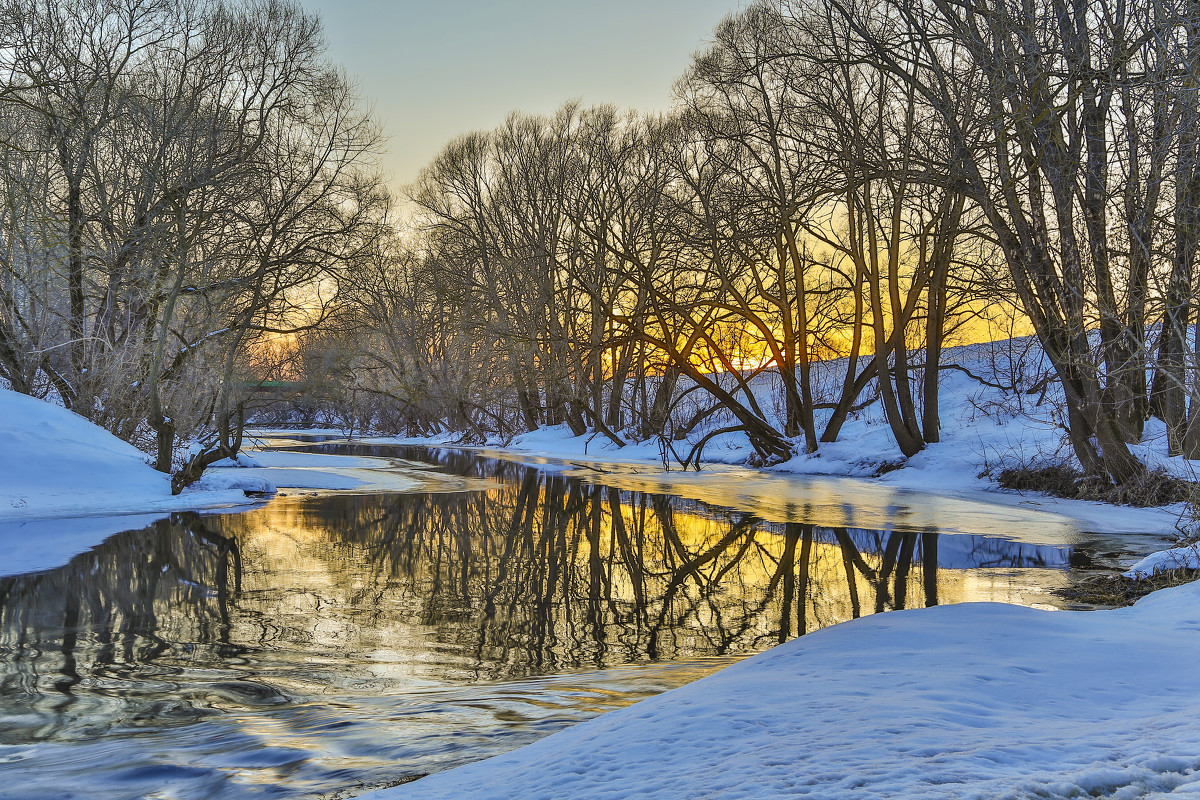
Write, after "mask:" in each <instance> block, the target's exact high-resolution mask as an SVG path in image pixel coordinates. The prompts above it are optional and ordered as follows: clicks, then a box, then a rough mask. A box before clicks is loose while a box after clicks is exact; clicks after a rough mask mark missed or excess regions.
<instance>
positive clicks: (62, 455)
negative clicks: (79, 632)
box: [0, 389, 252, 575]
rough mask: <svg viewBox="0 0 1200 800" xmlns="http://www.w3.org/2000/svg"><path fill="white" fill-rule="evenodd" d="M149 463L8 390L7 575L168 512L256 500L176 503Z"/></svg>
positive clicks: (198, 498)
mask: <svg viewBox="0 0 1200 800" xmlns="http://www.w3.org/2000/svg"><path fill="white" fill-rule="evenodd" d="M145 458H146V457H145V454H144V453H142V452H141V451H140V450H138V449H137V448H135V447H133V446H132V445H130V444H128V443H126V442H123V441H121V440H120V439H118V438H117V437H115V436H113V435H112V434H110V433H109V432H108V431H106V430H104V429H102V428H100V427H97V426H96V425H93V424H92V423H90V422H88V421H87V420H86V419H84V418H83V417H81V416H79V415H78V414H74V413H72V412H70V411H67V410H66V409H63V408H60V407H59V406H55V405H52V404H50V403H47V402H44V401H41V400H36V399H34V398H32V397H27V396H25V395H22V394H18V393H16V392H12V391H9V390H7V389H0V553H2V555H0V574H10V575H11V574H16V573H20V572H27V571H30V570H34V569H42V568H46V567H50V566H54V565H56V564H59V563H61V562H62V561H63V560H64V559H66V558H69V557H70V556H71V555H74V554H75V553H77V552H81V551H83V550H86V549H87V548H88V547H91V546H92V545H94V544H95V543H96V542H99V541H102V540H103V539H104V537H105V536H106V535H107V534H109V533H115V532H117V531H122V530H131V529H133V528H138V527H142V526H144V525H146V524H149V522H150V521H152V520H153V519H155V518H156V517H161V516H163V514H164V513H165V512H170V511H178V510H182V509H195V508H216V507H224V506H233V505H241V504H246V503H249V502H252V501H251V500H249V499H248V498H247V497H246V494H245V492H243V491H241V490H232V489H226V490H219V491H187V492H184V493H183V494H181V495H179V496H174V497H173V496H172V495H171V479H170V477H169V476H167V475H164V474H163V473H161V472H158V471H157V470H155V469H153V468H152V467H150V466H149V465H147V463H146V460H145ZM148 512H154V513H151V514H149V515H147V513H148ZM114 515H122V516H116V517H115V518H114ZM124 515H138V516H135V517H130V516H124ZM63 517H87V519H86V520H72V521H71V522H70V523H66V522H63V521H62V519H61V518H63ZM47 518H49V519H47Z"/></svg>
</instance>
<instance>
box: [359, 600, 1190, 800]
mask: <svg viewBox="0 0 1200 800" xmlns="http://www.w3.org/2000/svg"><path fill="white" fill-rule="evenodd" d="M1197 609H1200V584H1191V585H1188V586H1183V587H1179V588H1176V589H1168V590H1164V591H1161V592H1157V593H1155V594H1153V595H1151V596H1149V597H1147V598H1145V599H1143V600H1142V601H1141V602H1139V603H1138V604H1137V605H1135V606H1133V607H1131V608H1125V609H1119V610H1114V611H1097V612H1044V611H1035V610H1031V609H1027V608H1019V607H1015V606H1008V605H1000V604H994V603H970V604H963V605H956V606H944V607H935V608H930V609H921V610H917V611H899V612H894V613H889V614H883V615H876V616H872V617H868V618H864V619H859V620H855V621H853V622H848V623H844V624H841V625H836V626H834V627H832V628H826V629H822V630H819V631H817V632H815V633H812V634H809V635H807V636H804V637H802V638H800V639H796V640H793V641H791V642H788V643H786V644H783V645H780V646H778V647H776V648H773V649H772V650H770V651H768V652H766V653H762V654H760V655H757V656H754V657H752V658H749V659H747V660H745V661H743V662H740V663H738V664H736V665H734V666H731V667H729V668H727V669H725V670H723V671H721V672H719V673H717V674H716V675H713V676H711V677H708V678H704V679H702V680H700V681H697V682H695V683H692V684H689V685H687V686H684V687H682V688H680V689H676V690H673V691H670V692H667V693H665V694H662V695H658V696H656V697H653V698H650V699H648V700H645V701H642V702H640V703H637V704H636V705H633V706H631V707H629V708H625V709H620V710H617V711H612V712H610V713H608V714H605V715H604V716H602V717H599V718H597V719H594V720H590V721H588V722H584V723H581V724H579V725H576V726H574V727H572V728H569V729H567V730H565V731H562V732H560V733H557V734H554V735H552V736H550V737H547V738H546V739H543V740H541V741H539V742H536V743H535V744H532V745H529V746H528V747H524V748H522V749H520V750H516V751H513V752H511V753H508V754H505V755H502V756H497V757H495V758H492V759H489V760H486V761H482V762H477V763H475V764H470V765H468V766H465V767H460V768H458V769H455V770H450V771H448V772H443V773H438V774H435V775H431V776H429V777H427V778H423V779H421V780H419V781H416V782H415V783H411V784H405V785H402V786H398V787H395V788H393V789H388V790H384V791H380V792H374V793H370V794H367V795H363V797H365V798H370V800H434V799H435V798H458V797H471V798H476V800H487V799H492V800H501V799H502V798H521V800H530V799H532V798H545V799H546V800H549V799H550V798H564V797H570V798H573V799H574V800H588V799H589V798H617V797H638V798H662V799H663V800H667V799H668V798H670V799H671V800H673V799H674V798H680V797H712V798H722V800H742V799H743V798H745V799H746V800H750V799H751V798H754V799H758V798H761V799H762V800H767V799H768V798H779V797H820V798H831V797H856V798H858V797H881V798H882V797H893V798H918V797H921V798H924V797H937V798H950V797H953V798H1009V797H1011V798H1017V797H1045V798H1059V797H1064V798H1065V797H1088V796H1091V797H1099V796H1103V797H1110V798H1134V797H1162V796H1167V795H1168V794H1170V796H1171V797H1176V796H1188V797H1194V796H1196V794H1197V793H1200V755H1198V753H1200V727H1198V726H1196V724H1195V719H1196V717H1197V714H1200V693H1197V692H1196V691H1195V665H1196V663H1197V661H1198V659H1200V612H1198V611H1197Z"/></svg>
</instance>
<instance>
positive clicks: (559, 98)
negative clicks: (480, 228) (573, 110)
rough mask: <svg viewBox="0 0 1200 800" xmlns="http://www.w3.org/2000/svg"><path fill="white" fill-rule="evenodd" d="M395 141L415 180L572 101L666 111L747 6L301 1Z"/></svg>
mask: <svg viewBox="0 0 1200 800" xmlns="http://www.w3.org/2000/svg"><path fill="white" fill-rule="evenodd" d="M300 2H301V3H302V4H303V5H304V6H305V7H306V8H309V9H312V10H314V11H316V12H318V13H320V15H321V17H322V19H323V20H324V21H325V33H326V37H327V39H328V40H329V52H330V56H331V57H332V58H333V59H334V60H335V61H337V62H339V63H341V64H342V65H343V66H345V68H346V70H347V71H348V72H349V73H350V75H351V77H353V78H355V79H357V80H358V81H359V83H360V86H361V92H362V94H363V96H364V97H365V98H366V100H367V101H368V102H369V103H371V104H372V105H373V107H374V110H375V113H376V116H377V117H378V118H379V119H380V121H381V122H382V123H383V126H384V129H385V131H386V133H387V135H388V137H389V152H388V154H387V156H386V157H385V161H384V166H385V168H387V169H388V171H389V172H390V173H391V174H392V181H393V183H394V184H395V185H397V186H401V185H403V184H405V183H408V182H409V181H411V180H413V179H414V178H415V177H416V176H417V173H418V171H420V169H421V167H423V166H424V165H425V164H426V163H427V162H429V161H430V160H431V159H432V158H433V156H434V155H436V154H437V152H438V151H439V150H440V149H441V148H442V146H443V145H444V144H445V143H446V142H448V141H449V140H450V139H452V138H454V137H455V136H457V135H458V134H460V133H465V132H467V131H472V130H485V129H490V128H493V127H495V126H496V125H498V124H500V123H501V122H502V121H503V120H504V117H505V115H506V114H508V112H509V111H512V110H514V109H517V110H522V111H528V112H534V113H548V112H551V111H553V110H554V109H556V108H557V107H558V106H560V105H561V104H562V103H563V102H564V101H566V100H569V99H571V98H579V99H581V100H582V101H583V103H584V104H586V105H595V104H600V103H614V104H616V105H619V106H621V107H625V108H638V109H646V110H660V109H664V108H666V107H667V106H668V105H669V104H670V101H671V85H672V83H673V82H674V81H675V79H676V78H677V77H679V75H680V74H681V73H682V72H683V71H684V69H685V68H686V67H687V65H688V63H689V61H690V60H691V55H692V53H694V52H695V51H696V50H698V49H700V48H701V47H703V46H704V44H705V42H707V40H708V37H709V34H710V33H711V31H712V29H713V27H714V26H715V25H716V24H717V23H718V22H719V21H720V20H721V19H722V18H723V17H724V16H725V15H726V14H728V13H729V12H731V11H734V10H735V9H736V8H738V7H739V0H611V1H610V2H584V1H582V0H576V1H574V2H573V1H572V0H559V2H554V0H512V2H486V0H458V2H453V0H450V1H449V2H415V1H414V0H398V1H397V2H377V1H374V2H373V1H372V0H300Z"/></svg>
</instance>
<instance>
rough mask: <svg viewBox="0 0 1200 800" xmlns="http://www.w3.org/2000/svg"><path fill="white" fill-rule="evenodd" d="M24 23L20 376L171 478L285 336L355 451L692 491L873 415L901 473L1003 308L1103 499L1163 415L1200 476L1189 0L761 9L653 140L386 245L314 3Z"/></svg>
mask: <svg viewBox="0 0 1200 800" xmlns="http://www.w3.org/2000/svg"><path fill="white" fill-rule="evenodd" d="M29 5H30V4H29V2H28V0H24V1H23V2H14V0H9V8H10V9H17V8H19V9H21V10H22V13H21V14H20V15H15V14H13V13H11V12H10V13H9V14H8V15H6V16H12V17H14V19H15V20H16V21H15V22H13V23H8V26H7V27H5V28H3V29H2V30H3V34H2V35H3V36H4V37H6V40H7V41H12V42H14V44H13V46H11V47H5V48H0V52H2V53H3V57H4V58H5V59H6V60H7V61H8V63H6V64H5V74H6V75H7V76H8V77H7V84H6V85H5V87H4V88H3V90H2V92H3V94H2V95H0V96H2V97H3V101H4V102H3V103H2V104H0V109H2V110H3V114H4V115H5V118H6V122H5V130H6V131H7V133H6V138H5V140H4V141H5V149H4V151H3V152H4V154H5V155H4V158H5V167H4V169H5V171H4V176H3V178H2V179H3V180H4V181H5V184H4V186H5V188H4V190H3V191H4V197H5V201H6V202H5V211H4V213H5V214H6V217H5V220H4V227H3V228H2V229H0V230H2V231H3V233H0V236H3V237H4V238H3V242H4V245H5V246H4V253H5V255H4V256H3V258H4V259H5V261H4V264H3V268H4V270H5V272H4V273H3V274H4V276H5V277H4V287H5V288H4V294H3V302H4V309H3V312H2V314H3V316H0V325H2V327H0V370H3V376H4V377H5V378H6V379H7V380H9V382H10V383H11V384H12V385H13V387H14V388H18V389H20V390H29V391H45V392H54V393H56V394H58V395H59V396H61V397H63V398H64V400H65V401H68V402H69V403H70V404H72V407H75V408H77V409H83V411H82V412H81V413H85V414H89V415H91V416H93V417H94V418H97V419H98V420H101V421H103V422H104V423H105V424H107V425H108V426H109V427H110V428H111V429H114V430H119V429H121V426H122V425H124V426H125V428H124V429H123V430H122V433H123V435H126V436H127V438H135V437H136V436H137V435H150V434H151V433H152V434H153V436H151V438H152V439H154V440H155V441H157V442H158V443H159V444H158V454H159V455H158V457H157V461H158V463H159V466H160V468H166V467H167V466H168V459H167V458H166V457H165V456H163V455H162V454H163V453H164V452H168V451H170V449H171V448H170V445H169V444H168V442H175V441H181V439H180V436H181V430H180V428H181V425H182V424H183V423H182V422H181V420H183V419H185V418H186V419H189V420H203V423H198V422H188V423H187V425H189V426H192V427H191V428H189V430H191V429H194V428H196V426H198V425H199V426H201V427H202V426H203V425H212V424H213V419H214V416H213V415H214V414H215V415H216V417H215V419H217V421H218V422H219V419H220V418H221V415H226V416H228V415H229V414H231V413H232V412H231V411H230V409H235V410H236V407H237V405H238V402H240V401H239V397H238V395H237V392H236V391H233V389H231V388H230V387H234V388H236V386H237V382H236V381H235V380H232V379H231V376H233V375H235V374H237V373H238V370H239V369H240V370H243V371H248V373H254V369H255V366H254V365H252V364H250V363H249V362H252V361H254V359H256V358H258V359H260V360H261V359H262V358H263V354H264V353H267V352H271V350H270V349H269V348H266V347H263V346H261V344H257V345H256V342H258V341H259V340H261V337H262V336H264V335H268V334H271V333H272V332H279V331H285V330H298V329H300V328H304V329H305V330H304V331H303V332H301V333H300V334H299V335H298V336H297V337H296V338H295V340H291V339H289V340H287V341H288V342H289V344H288V347H287V348H286V350H287V354H288V356H289V358H290V361H289V362H288V363H287V364H286V365H283V366H281V367H278V368H277V371H276V374H277V375H287V376H299V377H301V378H303V379H304V380H307V381H308V382H309V385H310V388H311V390H312V391H313V392H314V393H319V394H321V395H322V396H324V397H326V398H327V399H328V401H329V405H330V406H331V407H332V408H334V409H336V412H337V413H338V414H339V415H341V416H342V417H343V418H347V419H348V420H349V422H350V424H353V425H356V426H367V427H376V428H386V429H390V430H393V431H403V432H406V433H410V434H420V435H429V434H434V433H442V432H446V431H456V432H460V433H462V434H464V435H467V436H470V437H472V438H475V439H479V440H482V439H486V438H490V437H493V436H497V435H499V436H501V437H505V436H512V435H515V434H517V433H520V432H522V431H526V430H532V429H535V428H537V427H539V426H543V425H566V426H569V428H570V429H571V430H572V431H573V432H574V433H576V434H584V433H589V432H590V433H593V434H594V435H599V436H603V437H605V438H607V439H609V440H611V441H613V442H615V443H617V444H624V443H625V442H627V441H631V440H645V439H648V438H658V440H659V441H660V442H661V443H662V447H663V450H664V454H667V453H670V454H673V457H675V458H677V459H678V460H680V461H682V462H683V463H685V464H688V463H698V461H699V458H700V456H701V454H702V451H703V448H704V446H705V444H706V443H707V442H708V441H709V440H710V439H711V438H712V437H714V436H717V435H720V434H722V433H731V432H740V433H742V434H744V435H745V436H746V437H747V439H748V440H749V442H750V444H751V446H752V447H753V450H754V452H755V459H756V460H758V461H760V462H763V463H767V462H772V461H778V460H782V459H786V458H788V457H790V456H791V455H792V454H794V453H795V452H797V451H800V452H814V451H816V450H817V448H818V446H819V444H820V443H821V442H823V441H824V442H831V441H836V439H837V438H838V436H839V434H840V431H841V429H842V426H843V425H844V424H845V422H846V420H847V419H848V417H849V415H850V414H851V413H853V411H854V410H855V409H858V408H861V407H863V406H864V405H866V404H873V403H878V404H879V407H880V408H882V410H883V414H884V416H885V418H886V420H887V424H888V425H889V427H890V430H891V432H892V434H893V437H894V439H895V441H896V445H897V449H898V450H899V452H900V453H901V454H902V455H904V456H911V455H913V454H915V453H917V452H919V451H920V450H921V449H922V448H924V447H925V446H926V445H927V444H929V443H933V442H937V441H938V439H939V435H940V434H939V429H940V420H939V415H938V403H939V398H938V387H939V374H940V373H941V372H942V371H943V369H944V368H946V367H948V366H951V365H947V364H944V363H943V357H942V351H943V349H944V347H945V346H946V343H947V342H950V341H956V338H955V337H958V340H961V339H964V338H970V337H971V336H978V335H980V334H979V331H980V329H981V325H982V323H981V322H980V319H981V318H985V317H987V316H988V315H990V314H995V313H997V311H998V310H1003V309H1006V308H1008V307H1011V308H1013V309H1016V313H1019V314H1020V315H1021V316H1022V317H1023V318H1024V319H1025V320H1027V321H1028V324H1029V325H1030V327H1031V329H1032V331H1033V333H1034V334H1035V335H1036V338H1037V340H1038V342H1039V344H1040V345H1041V348H1042V349H1043V350H1044V352H1045V354H1046V356H1047V358H1048V360H1049V362H1050V364H1051V365H1052V368H1053V373H1054V377H1055V379H1056V382H1057V384H1058V386H1059V389H1058V390H1057V391H1058V392H1059V394H1060V395H1061V402H1062V404H1063V409H1064V414H1063V416H1064V423H1065V424H1064V427H1065V428H1066V429H1067V436H1068V438H1069V442H1070V444H1071V446H1072V449H1073V451H1074V453H1075V455H1076V456H1077V458H1078V460H1079V462H1080V463H1081V465H1082V466H1083V468H1084V470H1085V471H1086V472H1087V473H1089V474H1090V475H1093V476H1096V477H1099V478H1101V479H1102V480H1104V481H1106V482H1112V483H1117V484H1121V483H1125V482H1128V481H1131V480H1135V479H1137V478H1138V477H1139V476H1141V475H1142V474H1143V473H1144V471H1145V467H1144V465H1142V464H1141V463H1140V462H1139V461H1138V460H1137V458H1135V456H1134V455H1133V454H1132V452H1131V451H1130V449H1129V444H1131V443H1136V442H1138V441H1139V440H1140V438H1141V436H1142V432H1143V426H1144V424H1145V421H1146V420H1147V419H1148V418H1149V417H1150V416H1151V415H1155V416H1158V417H1160V418H1161V419H1162V420H1163V421H1164V422H1165V423H1166V429H1167V432H1168V439H1169V448H1170V451H1171V453H1172V454H1183V455H1185V456H1187V457H1189V458H1196V457H1200V404H1198V403H1197V402H1196V400H1197V399H1198V398H1200V373H1198V372H1197V369H1196V358H1195V356H1196V353H1197V351H1198V350H1200V340H1198V339H1197V328H1196V326H1195V324H1194V323H1195V319H1194V315H1195V308H1194V306H1195V304H1194V302H1193V297H1194V295H1195V283H1196V275H1195V274H1194V273H1195V269H1194V262H1195V256H1196V251H1197V246H1198V241H1200V100H1198V99H1197V84H1198V81H1197V79H1198V78H1200V3H1197V2H1196V0H1147V2H1140V3H1125V2H1117V3H1111V2H1101V1H1100V0H965V1H964V0H919V1H917V2H913V0H760V2H756V3H753V4H751V5H749V6H748V7H746V8H744V9H742V10H741V11H738V12H737V13H735V14H733V15H731V16H730V17H728V18H727V19H725V20H724V21H722V22H721V23H720V24H719V25H718V26H717V28H716V29H715V30H714V32H713V34H712V37H711V40H710V41H709V42H708V43H707V45H706V46H705V47H704V48H703V49H702V50H701V51H700V52H698V53H697V55H696V56H695V57H694V59H693V61H692V63H691V65H690V66H689V68H688V70H687V71H686V72H685V74H684V75H683V76H682V77H681V78H680V79H679V81H678V83H677V86H676V97H677V100H676V103H675V105H674V107H673V108H672V109H671V110H669V111H668V112H665V113H662V114H653V115H652V114H643V113H633V112H626V111H621V110H619V109H616V108H612V107H597V108H584V107H581V106H579V105H578V104H575V103H568V104H566V105H564V106H563V107H562V108H561V109H559V110H558V111H557V112H556V113H554V114H551V115H531V114H523V113H514V114H512V115H511V116H510V117H509V118H508V119H506V120H505V121H504V122H503V123H502V124H501V125H500V126H498V127H497V128H495V129H493V130H491V131H486V132H477V133H470V134H466V135H463V136H461V137H459V138H457V139H455V140H454V141H452V142H450V143H449V144H448V145H447V146H446V147H445V148H444V149H443V150H442V152H441V153H440V154H439V155H438V156H437V157H436V158H435V159H434V160H433V162H432V163H431V164H429V165H428V166H427V167H426V169H425V170H424V171H423V172H422V173H421V175H420V177H419V178H418V180H417V181H416V182H415V184H414V185H413V186H411V187H409V190H408V200H409V205H410V206H411V209H413V211H412V213H411V214H410V215H409V216H408V218H406V219H405V220H404V222H403V224H399V223H397V222H396V221H395V220H389V219H388V216H387V199H386V197H385V196H384V195H383V193H382V192H381V191H380V190H379V184H378V181H377V179H375V178H373V177H372V173H371V172H370V170H369V169H366V168H364V167H366V166H367V162H369V161H370V154H371V152H372V150H373V148H374V147H375V146H376V144H377V142H376V134H375V131H374V128H373V127H372V126H371V125H370V122H369V120H368V119H367V118H366V117H364V116H362V115H361V113H360V112H357V111H355V110H354V109H355V104H354V99H353V95H352V93H351V92H350V91H349V90H348V89H347V88H346V83H345V80H344V78H341V77H340V76H339V75H338V73H337V71H336V70H334V69H332V68H331V67H330V66H329V65H328V64H327V63H326V62H324V61H323V60H322V56H321V54H320V45H319V25H317V24H316V22H315V20H312V19H311V18H310V17H308V16H306V15H304V14H301V13H300V12H299V11H297V10H296V9H295V8H293V7H291V6H288V5H286V4H281V3H271V2H262V3H258V4H252V5H249V6H246V7H239V8H238V9H235V10H231V8H230V7H227V6H222V5H208V4H204V3H194V4H181V3H179V2H170V3H165V4H160V3H151V2H149V0H146V2H145V3H138V2H135V0H122V2H116V0H111V2H110V3H108V4H105V3H101V4H100V5H99V6H97V5H96V4H94V3H91V4H82V3H81V4H80V7H79V9H76V10H74V11H70V12H68V11H66V10H62V9H64V8H65V7H64V6H63V5H62V4H55V5H53V6H51V5H49V4H47V5H45V6H44V7H40V8H38V9H37V12H38V13H36V14H34V13H31V12H32V11H33V9H30V8H29ZM125 11H128V12H129V13H125ZM135 11H136V13H134V12H135ZM80 14H83V15H85V16H86V15H87V14H93V15H97V14H99V15H100V16H99V17H98V18H97V19H95V20H91V21H89V23H88V24H86V25H85V24H84V23H82V22H75V21H74V20H76V18H77V17H78V16H79V15H80ZM17 17H19V19H17ZM151 20H153V22H152V23H151ZM168 22H170V24H168ZM93 23H94V24H93ZM172 25H173V26H174V27H172ZM205 26H213V27H212V29H211V31H209V28H206V27H205ZM221 26H226V27H221ZM235 30H236V31H243V34H242V35H243V38H241V39H238V38H237V37H236V36H235V35H234V33H233V31H235ZM172 31H173V32H172ZM206 31H208V32H206ZM72 37H74V38H72ZM64 42H72V44H71V46H70V47H63V46H62V44H63V43H64ZM268 43H269V44H268ZM226 45H227V47H226ZM222 48H225V49H222ZM39 53H41V54H43V55H38V54H39ZM46 53H49V54H50V55H45V54H46ZM293 173H294V174H293ZM46 186H50V187H52V190H51V191H50V192H49V193H47V192H46V191H44V187H46ZM334 291H336V297H334V295H333V292H334ZM329 298H333V299H331V300H330V299H329ZM323 299H325V300H329V301H328V302H323ZM302 312H303V313H302ZM118 363H119V364H122V365H127V366H123V367H122V368H121V369H114V368H113V366H114V364H118ZM101 364H103V367H104V368H103V369H101V368H100V367H101ZM256 368H257V369H258V372H257V373H255V374H260V375H261V374H262V369H263V368H262V366H261V365H258V366H257V367H256ZM189 372H190V373H195V374H200V373H203V374H204V375H205V376H206V378H205V380H206V381H207V382H208V385H211V386H212V387H215V388H213V389H212V390H210V391H208V392H207V393H205V392H200V393H197V392H194V391H191V390H186V389H184V388H183V387H185V386H190V385H192V384H193V383H194V379H191V380H190V379H188V378H186V377H185V373H189ZM131 389H132V390H133V391H131ZM125 406H129V409H126V408H125ZM168 408H170V409H171V410H172V411H173V413H168V411H167V410H166V409H168ZM235 416H236V415H235ZM172 426H173V427H174V429H173V430H172ZM229 427H230V426H229V425H228V424H223V425H216V426H215V428H225V429H228V428H229ZM136 432H140V433H136ZM218 438H219V437H218ZM230 444H231V443H230V442H229V441H228V437H226V440H225V441H224V442H223V443H218V444H217V445H216V446H213V447H209V448H208V452H212V453H216V452H218V451H220V450H221V448H222V447H224V448H225V449H228V448H229V445H230Z"/></svg>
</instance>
